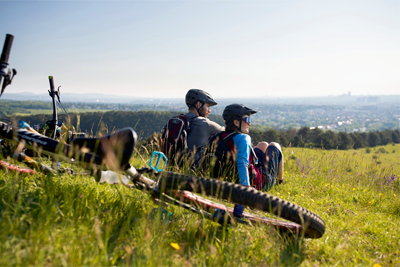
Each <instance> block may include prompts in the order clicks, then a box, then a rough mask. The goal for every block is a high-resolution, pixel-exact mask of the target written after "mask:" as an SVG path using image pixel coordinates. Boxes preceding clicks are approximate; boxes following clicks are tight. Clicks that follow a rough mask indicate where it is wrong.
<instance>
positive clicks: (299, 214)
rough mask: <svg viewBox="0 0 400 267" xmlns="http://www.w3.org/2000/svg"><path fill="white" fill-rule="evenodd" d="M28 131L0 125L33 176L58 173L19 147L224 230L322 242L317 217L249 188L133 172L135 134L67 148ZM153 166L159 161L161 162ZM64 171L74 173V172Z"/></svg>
mask: <svg viewBox="0 0 400 267" xmlns="http://www.w3.org/2000/svg"><path fill="white" fill-rule="evenodd" d="M3 52H4V48H3ZM8 53H9V49H8ZM26 128H27V127H23V128H19V127H18V126H17V125H11V124H9V123H7V122H4V121H0V136H1V137H2V138H4V139H6V140H8V142H9V143H10V144H9V145H8V148H7V149H8V151H7V153H8V156H12V157H14V158H16V159H18V160H20V161H22V162H24V163H27V164H28V165H29V166H31V167H32V168H34V169H35V170H36V171H37V172H44V173H47V174H54V173H57V172H58V171H62V169H60V168H56V169H54V168H52V167H49V166H46V165H44V164H41V163H38V162H36V161H35V160H34V159H33V158H31V157H29V156H26V155H24V154H23V152H22V151H23V148H25V147H26V148H28V149H30V150H32V151H33V152H34V154H35V155H37V156H39V157H40V156H41V155H46V156H50V157H52V158H53V159H54V162H59V161H64V162H68V163H71V164H75V165H78V166H80V167H82V168H83V169H85V170H87V171H89V173H86V174H90V175H93V176H94V177H96V180H97V181H98V180H99V178H100V175H101V171H104V170H112V171H114V172H117V173H122V174H124V175H125V177H126V178H128V180H129V183H122V184H123V185H124V186H126V187H129V188H130V189H132V190H141V191H145V192H147V193H149V194H150V196H151V197H152V199H153V200H154V201H155V202H156V203H159V204H161V205H164V204H165V205H167V204H173V205H177V206H180V207H183V208H185V209H188V210H191V211H193V212H195V213H198V214H201V215H202V216H204V217H206V218H209V219H213V220H214V219H215V220H217V221H218V222H219V223H222V224H223V225H227V224H236V223H242V224H249V225H252V224H256V223H260V224H267V225H271V226H273V227H275V228H276V229H277V230H278V231H279V232H282V233H285V234H290V235H300V236H303V237H305V238H320V237H321V236H323V234H324V232H325V223H324V221H323V220H322V219H321V218H320V217H319V216H318V215H316V214H314V213H312V212H311V211H309V210H307V209H304V208H302V207H300V206H298V205H296V204H293V203H290V202H287V201H285V200H282V199H280V198H278V197H275V196H272V195H269V194H266V193H264V192H260V191H257V190H256V189H254V188H252V187H246V186H242V185H238V184H233V183H229V182H223V181H219V180H217V179H209V178H204V177H197V176H194V175H185V174H180V173H174V172H169V171H161V169H159V168H158V167H159V166H158V165H159V164H158V163H157V164H156V167H155V169H156V170H153V169H150V168H148V167H145V168H141V169H136V168H134V167H133V166H132V165H131V164H130V163H129V161H130V159H131V157H132V154H133V151H134V147H135V144H136V142H137V134H136V132H135V131H134V130H133V129H132V128H124V129H122V130H120V131H118V132H115V133H112V134H110V135H108V136H104V137H99V138H84V137H83V138H75V139H73V140H72V141H71V142H70V143H69V144H67V143H66V142H62V141H57V140H55V139H53V138H50V137H47V136H45V135H41V134H40V133H38V132H36V131H34V130H32V129H30V128H29V127H28V129H26ZM2 152H4V151H2ZM159 156H161V154H159ZM157 162H160V157H158V159H157ZM150 165H151V164H150ZM0 167H2V168H6V169H13V170H14V171H18V172H22V173H27V174H32V173H33V172H32V171H29V170H27V169H24V168H18V167H15V166H12V165H10V164H7V163H5V162H3V161H0ZM13 167H14V168H13ZM64 171H67V172H68V173H70V174H73V171H72V170H64ZM145 174H147V175H148V176H150V178H149V177H147V176H145ZM199 194H200V195H199ZM201 195H202V196H201ZM206 197H211V198H213V199H214V198H215V199H222V200H225V201H228V202H229V203H236V204H242V205H244V206H246V207H248V209H250V210H251V212H244V213H243V215H242V216H241V217H240V218H238V217H235V216H233V208H231V207H228V206H227V205H224V204H220V203H217V202H215V201H214V200H210V199H208V198H206ZM216 209H217V210H223V211H225V213H224V218H218V217H215V212H214V211H215V210H216ZM257 210H258V211H262V212H268V213H270V214H272V215H275V216H277V217H278V218H282V219H285V220H287V221H282V220H278V219H277V218H268V217H264V216H261V215H258V214H254V213H255V212H256V211H257Z"/></svg>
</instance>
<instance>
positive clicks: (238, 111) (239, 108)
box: [222, 104, 257, 122]
mask: <svg viewBox="0 0 400 267" xmlns="http://www.w3.org/2000/svg"><path fill="white" fill-rule="evenodd" d="M255 113H257V111H255V110H253V109H251V108H248V107H246V106H245V105H242V104H231V105H228V106H226V107H225V109H224V112H223V113H222V117H223V118H224V120H225V122H228V121H229V120H230V119H231V118H232V117H234V116H237V117H240V118H241V117H243V116H244V115H251V114H255Z"/></svg>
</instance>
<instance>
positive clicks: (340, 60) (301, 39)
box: [0, 0, 400, 98]
mask: <svg viewBox="0 0 400 267" xmlns="http://www.w3.org/2000/svg"><path fill="white" fill-rule="evenodd" d="M0 7H1V8H0V9H1V10H2V16H1V19H0V20H1V21H0V22H1V23H0V25H1V26H0V29H1V30H0V34H1V36H0V37H1V38H2V39H1V40H2V41H1V42H4V37H5V34H6V33H9V34H12V35H14V43H13V46H12V49H11V54H10V59H9V64H10V67H11V68H15V69H16V70H17V71H18V75H17V76H16V77H15V79H14V81H13V86H10V87H9V88H7V90H6V92H5V95H4V97H5V98H6V95H7V93H20V92H31V93H36V94H39V93H46V91H47V90H48V89H49V85H48V84H49V83H48V78H47V77H48V76H49V75H52V76H54V80H55V85H56V86H58V85H61V86H62V87H61V89H60V90H61V91H62V92H68V93H103V94H114V95H126V96H138V97H155V96H157V97H174V98H177V97H183V96H184V95H185V93H186V92H187V90H188V89H190V88H200V89H203V90H206V91H208V92H210V93H211V94H212V95H213V96H214V97H219V98H224V97H265V98H268V96H286V97H293V96H328V95H341V94H347V93H348V92H351V94H352V95H376V94H381V95H390V94H399V89H400V78H399V77H400V75H399V73H400V15H399V14H400V2H399V1H355V0H351V1H121V2H119V1H60V2H59V1H54V2H50V1H1V2H0Z"/></svg>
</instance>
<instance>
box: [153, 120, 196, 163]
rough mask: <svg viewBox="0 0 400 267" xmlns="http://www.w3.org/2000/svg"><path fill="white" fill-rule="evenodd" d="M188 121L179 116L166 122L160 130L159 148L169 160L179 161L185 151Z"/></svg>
mask: <svg viewBox="0 0 400 267" xmlns="http://www.w3.org/2000/svg"><path fill="white" fill-rule="evenodd" d="M188 130H189V121H188V119H187V118H186V116H185V115H183V114H180V115H178V116H174V117H172V118H171V119H169V120H168V122H167V124H166V125H165V126H164V127H163V128H162V129H161V138H160V148H161V151H162V152H163V153H164V154H165V155H166V156H167V157H168V159H170V160H174V159H175V160H176V161H180V159H181V157H182V155H183V154H184V153H185V152H186V149H187V132H188Z"/></svg>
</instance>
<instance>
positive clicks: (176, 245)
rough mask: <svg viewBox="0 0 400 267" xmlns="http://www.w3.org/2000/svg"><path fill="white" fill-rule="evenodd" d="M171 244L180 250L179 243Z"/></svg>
mask: <svg viewBox="0 0 400 267" xmlns="http://www.w3.org/2000/svg"><path fill="white" fill-rule="evenodd" d="M170 245H171V247H173V248H174V249H176V250H179V249H180V247H179V245H178V243H171V244H170Z"/></svg>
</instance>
